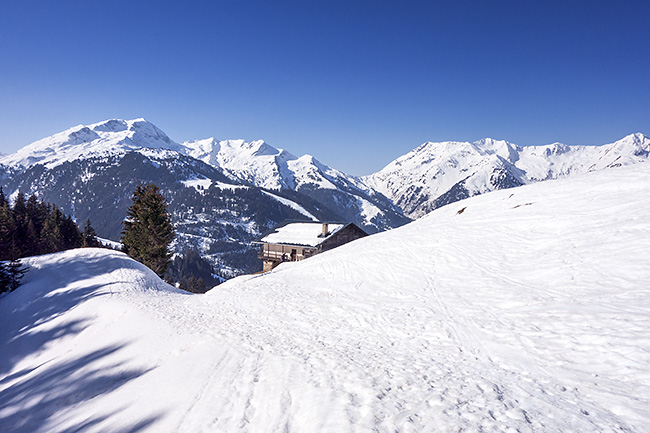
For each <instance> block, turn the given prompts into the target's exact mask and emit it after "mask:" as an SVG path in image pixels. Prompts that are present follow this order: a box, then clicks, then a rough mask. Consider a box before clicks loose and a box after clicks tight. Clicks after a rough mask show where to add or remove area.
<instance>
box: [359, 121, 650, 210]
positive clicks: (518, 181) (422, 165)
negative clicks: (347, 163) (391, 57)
mask: <svg viewBox="0 0 650 433" xmlns="http://www.w3.org/2000/svg"><path fill="white" fill-rule="evenodd" d="M649 153H650V139H648V137H646V136H644V135H643V134H638V133H637V134H631V135H628V136H627V137H624V138H623V139H621V140H619V141H617V142H615V143H611V144H606V145H603V146H567V145H564V144H560V143H554V144H550V145H545V146H526V147H522V146H517V145H516V144H513V143H510V142H507V141H503V140H493V139H490V138H487V139H483V140H480V141H477V142H474V143H468V142H455V141H449V142H440V143H434V142H428V143H424V144H423V145H421V146H419V147H418V148H416V149H414V150H413V151H411V152H409V153H407V154H406V155H403V156H401V157H399V158H398V159H396V160H395V161H393V162H391V163H390V164H388V165H387V166H386V167H385V168H383V169H382V170H381V171H379V172H377V173H374V174H372V175H369V176H366V177H364V178H363V181H364V182H365V183H367V184H368V185H369V186H370V187H372V188H374V189H376V190H377V191H379V192H381V193H383V194H384V195H385V196H387V197H389V198H390V199H391V200H393V202H394V203H395V204H397V205H398V206H399V207H400V208H401V209H402V210H403V211H404V212H405V214H406V215H408V216H409V217H411V218H419V217H421V216H423V215H425V214H427V213H428V212H430V211H431V210H433V209H436V208H438V207H440V206H443V205H445V204H448V203H451V202H454V201H457V200H459V199H463V198H467V197H471V196H474V195H477V194H483V193H485V192H487V191H493V190H496V189H504V188H510V187H514V186H520V185H524V184H527V183H531V182H536V181H540V180H548V179H556V178H560V177H565V176H568V175H574V174H580V173H586V172H589V171H594V170H600V169H604V168H611V167H618V166H623V165H630V164H636V163H639V162H644V161H646V160H647V159H648V155H649Z"/></svg>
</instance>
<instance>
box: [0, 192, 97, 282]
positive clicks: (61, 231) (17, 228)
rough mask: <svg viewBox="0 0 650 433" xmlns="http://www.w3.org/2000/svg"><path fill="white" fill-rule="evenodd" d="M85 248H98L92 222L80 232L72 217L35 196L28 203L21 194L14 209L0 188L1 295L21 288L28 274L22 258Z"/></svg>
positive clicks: (17, 197) (87, 223) (88, 222)
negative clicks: (21, 282)
mask: <svg viewBox="0 0 650 433" xmlns="http://www.w3.org/2000/svg"><path fill="white" fill-rule="evenodd" d="M83 246H87V247H95V246H99V242H98V241H97V238H96V236H95V230H94V229H93V228H92V225H91V224H90V221H89V220H88V221H86V225H85V227H84V229H83V230H80V229H79V227H78V226H77V224H76V223H75V222H74V220H73V219H72V217H71V216H69V215H65V214H64V213H63V212H62V211H61V209H59V208H58V206H56V205H52V204H49V203H45V202H44V201H43V200H39V199H38V198H37V197H36V195H34V194H32V195H31V196H30V197H29V198H27V199H25V194H23V193H22V192H19V193H18V195H17V196H16V200H15V201H14V204H13V206H11V205H10V204H9V201H8V200H7V198H6V197H5V194H4V191H3V190H2V187H0V292H3V291H12V290H14V289H16V287H18V285H19V281H20V277H21V276H22V275H23V274H24V273H25V268H24V266H22V265H21V264H20V259H21V258H24V257H29V256H35V255H40V254H48V253H55V252H58V251H64V250H68V249H71V248H79V247H83ZM6 262H8V263H6Z"/></svg>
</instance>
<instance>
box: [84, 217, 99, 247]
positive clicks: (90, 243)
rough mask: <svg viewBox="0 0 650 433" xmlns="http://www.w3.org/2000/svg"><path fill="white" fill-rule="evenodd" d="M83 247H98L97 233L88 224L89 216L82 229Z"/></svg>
mask: <svg viewBox="0 0 650 433" xmlns="http://www.w3.org/2000/svg"><path fill="white" fill-rule="evenodd" d="M82 246H83V247H98V246H99V241H98V240H97V233H95V229H94V228H93V226H92V225H91V224H90V218H88V219H87V220H86V225H85V226H84V229H83V244H82Z"/></svg>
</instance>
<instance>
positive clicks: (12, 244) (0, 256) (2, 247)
mask: <svg viewBox="0 0 650 433" xmlns="http://www.w3.org/2000/svg"><path fill="white" fill-rule="evenodd" d="M19 254H20V251H19V250H18V232H17V229H16V223H15V221H14V216H13V213H12V212H11V208H10V207H9V204H8V203H7V201H6V200H5V201H4V202H3V203H0V260H10V259H13V258H16V257H18V255H19Z"/></svg>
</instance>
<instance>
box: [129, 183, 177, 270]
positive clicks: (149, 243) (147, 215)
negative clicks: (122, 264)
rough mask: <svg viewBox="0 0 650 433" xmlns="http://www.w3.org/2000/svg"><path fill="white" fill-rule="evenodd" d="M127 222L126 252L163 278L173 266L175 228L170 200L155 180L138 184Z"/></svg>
mask: <svg viewBox="0 0 650 433" xmlns="http://www.w3.org/2000/svg"><path fill="white" fill-rule="evenodd" d="M131 200H132V201H133V203H132V204H131V206H130V207H129V209H128V210H127V213H126V218H125V219H124V222H123V230H122V244H123V245H124V252H126V253H127V254H128V255H129V256H131V257H132V258H134V259H135V260H137V261H139V262H141V263H143V264H144V265H146V266H148V267H149V268H150V269H151V270H153V271H154V272H155V273H156V274H158V276H160V277H162V276H163V275H164V273H165V270H166V269H167V267H168V266H169V262H170V260H171V256H172V254H171V251H170V250H169V246H170V244H171V242H172V241H173V240H174V236H175V231H174V226H173V225H172V222H171V216H170V215H169V213H168V212H167V202H166V200H165V198H164V197H163V195H162V194H161V193H160V190H159V189H158V187H157V186H156V185H154V184H153V183H150V184H146V185H143V184H141V183H140V184H138V186H137V187H136V190H135V192H134V193H133V197H132V198H131Z"/></svg>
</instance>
